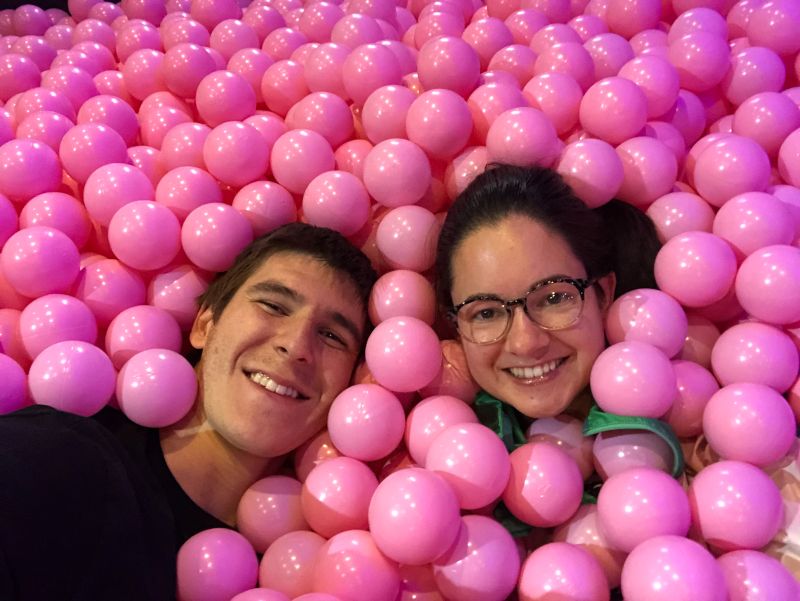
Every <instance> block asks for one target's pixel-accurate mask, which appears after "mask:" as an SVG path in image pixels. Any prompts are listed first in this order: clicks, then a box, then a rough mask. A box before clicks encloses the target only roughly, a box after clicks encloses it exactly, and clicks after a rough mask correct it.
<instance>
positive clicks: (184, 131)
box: [159, 122, 211, 183]
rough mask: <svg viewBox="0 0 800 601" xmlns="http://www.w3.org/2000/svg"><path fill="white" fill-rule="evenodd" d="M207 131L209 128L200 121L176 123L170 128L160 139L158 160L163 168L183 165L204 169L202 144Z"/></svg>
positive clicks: (167, 168) (206, 136)
mask: <svg viewBox="0 0 800 601" xmlns="http://www.w3.org/2000/svg"><path fill="white" fill-rule="evenodd" d="M209 133H211V128H210V127H208V126H207V125H203V124H202V123H194V122H186V123H178V124H177V125H175V126H174V127H172V128H170V129H169V130H168V131H167V132H166V133H164V137H163V139H162V140H161V155H160V162H161V165H162V166H163V168H164V170H165V171H170V170H171V169H175V168H177V167H184V166H189V167H198V168H200V169H205V167H206V163H205V159H204V157H203V144H205V141H206V138H208V134H209ZM159 183H160V182H159Z"/></svg>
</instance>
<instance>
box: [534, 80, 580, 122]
mask: <svg viewBox="0 0 800 601" xmlns="http://www.w3.org/2000/svg"><path fill="white" fill-rule="evenodd" d="M522 94H523V96H525V98H526V99H527V101H528V102H529V103H530V105H531V106H532V107H533V108H535V109H539V110H540V111H542V112H543V113H544V114H545V115H546V116H547V118H548V119H550V121H551V123H552V124H553V127H555V128H556V131H557V132H558V134H559V135H563V134H566V133H567V132H569V131H571V130H572V129H573V128H574V127H575V125H576V124H577V123H578V111H579V108H580V102H581V98H582V97H583V91H582V90H581V87H580V86H579V85H578V83H577V82H576V81H575V79H574V78H573V77H572V76H571V75H568V74H566V73H558V72H553V73H543V74H542V75H537V76H536V77H533V78H531V79H530V80H529V81H528V82H527V83H526V84H525V87H524V88H523V89H522Z"/></svg>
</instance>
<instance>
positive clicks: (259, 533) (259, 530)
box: [236, 476, 308, 586]
mask: <svg viewBox="0 0 800 601" xmlns="http://www.w3.org/2000/svg"><path fill="white" fill-rule="evenodd" d="M301 489H302V485H301V484H300V482H298V481H297V480H295V479H294V478H290V477H288V476H268V477H266V478H262V479H261V480H258V481H257V482H254V483H253V484H252V485H250V487H249V488H248V489H247V490H246V491H245V492H244V494H243V495H242V498H241V499H240V500H239V506H238V508H237V510H236V527H237V529H238V530H239V531H240V532H241V533H242V534H243V535H244V536H245V537H246V538H247V540H248V541H250V544H251V545H253V548H254V549H255V550H256V551H257V552H258V553H263V552H264V551H265V550H266V549H268V548H269V546H270V545H271V544H272V543H273V542H274V541H276V540H277V539H278V538H280V537H282V536H284V535H286V534H288V533H289V532H294V531H298V530H300V531H302V530H307V529H308V524H307V523H306V520H305V518H304V517H303V510H302V507H301V503H300V493H301ZM262 584H264V585H265V586H266V583H263V582H262Z"/></svg>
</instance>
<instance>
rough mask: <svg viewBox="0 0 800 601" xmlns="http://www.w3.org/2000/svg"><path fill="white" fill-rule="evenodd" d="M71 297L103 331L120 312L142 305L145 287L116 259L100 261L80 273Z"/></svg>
mask: <svg viewBox="0 0 800 601" xmlns="http://www.w3.org/2000/svg"><path fill="white" fill-rule="evenodd" d="M74 294H75V297H76V298H78V299H80V300H82V301H83V302H84V303H86V305H87V306H88V307H89V308H90V309H91V310H92V313H94V316H95V319H97V325H98V326H99V327H100V328H105V327H107V326H108V324H110V323H111V320H113V319H114V318H115V317H116V316H117V315H118V314H119V313H120V312H121V311H123V310H125V309H127V308H128V307H133V306H136V305H142V304H144V302H145V285H144V282H142V278H141V277H140V276H139V275H138V273H137V272H136V271H135V270H133V269H131V268H129V267H126V266H125V265H123V264H122V263H120V262H119V261H117V260H116V259H102V260H99V261H97V262H95V263H92V264H91V265H87V266H86V267H85V268H84V269H83V270H82V271H81V274H80V276H79V277H78V281H77V282H76V284H75V292H74Z"/></svg>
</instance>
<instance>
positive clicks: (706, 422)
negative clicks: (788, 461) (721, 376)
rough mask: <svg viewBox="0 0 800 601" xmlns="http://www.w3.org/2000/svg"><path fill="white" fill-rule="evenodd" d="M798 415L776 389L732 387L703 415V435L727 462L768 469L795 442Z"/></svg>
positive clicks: (710, 403)
mask: <svg viewBox="0 0 800 601" xmlns="http://www.w3.org/2000/svg"><path fill="white" fill-rule="evenodd" d="M795 430H796V426H795V423H794V414H793V413H792V409H791V408H790V407H789V404H788V403H787V402H786V399H784V398H783V397H782V396H781V395H780V394H778V393H777V392H775V391H774V390H773V389H772V388H770V387H768V386H764V385H762V384H751V383H741V384H730V385H728V386H725V387H724V388H722V389H721V390H719V391H718V392H716V393H715V394H714V395H713V396H712V397H711V399H710V400H709V401H708V404H707V405H706V408H705V411H704V412H703V433H704V434H705V436H706V439H707V440H708V443H709V445H711V448H712V449H714V451H715V452H716V453H717V454H719V456H720V457H722V458H723V459H732V460H736V461H744V462H746V463H752V464H753V465H756V466H759V467H767V466H769V465H770V464H772V463H775V462H776V461H779V460H780V459H782V458H783V457H785V456H786V454H787V453H788V452H789V450H790V449H791V447H792V445H793V444H794V442H795Z"/></svg>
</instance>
